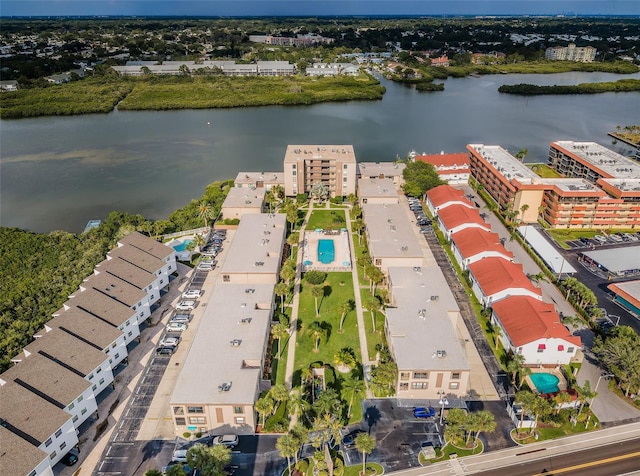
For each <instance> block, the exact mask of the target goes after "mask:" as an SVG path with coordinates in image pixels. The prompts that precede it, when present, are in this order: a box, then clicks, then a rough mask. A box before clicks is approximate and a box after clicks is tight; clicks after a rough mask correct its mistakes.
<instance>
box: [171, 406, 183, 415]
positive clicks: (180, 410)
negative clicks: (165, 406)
mask: <svg viewBox="0 0 640 476" xmlns="http://www.w3.org/2000/svg"><path fill="white" fill-rule="evenodd" d="M173 414H174V415H184V407H173Z"/></svg>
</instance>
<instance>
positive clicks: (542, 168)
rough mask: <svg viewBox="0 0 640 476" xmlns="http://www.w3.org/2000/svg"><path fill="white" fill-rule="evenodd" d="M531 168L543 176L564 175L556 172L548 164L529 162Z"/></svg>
mask: <svg viewBox="0 0 640 476" xmlns="http://www.w3.org/2000/svg"><path fill="white" fill-rule="evenodd" d="M527 167H529V168H530V169H531V170H533V171H534V172H535V173H537V174H538V175H539V176H540V177H542V178H560V177H563V175H562V174H560V173H558V172H556V171H555V170H553V169H552V168H551V167H549V166H548V165H547V164H527Z"/></svg>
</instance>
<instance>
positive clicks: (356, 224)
mask: <svg viewBox="0 0 640 476" xmlns="http://www.w3.org/2000/svg"><path fill="white" fill-rule="evenodd" d="M351 227H352V230H353V231H355V232H356V233H357V234H358V244H360V243H361V242H362V230H363V229H364V220H363V219H362V218H358V219H356V220H353V221H352V222H351Z"/></svg>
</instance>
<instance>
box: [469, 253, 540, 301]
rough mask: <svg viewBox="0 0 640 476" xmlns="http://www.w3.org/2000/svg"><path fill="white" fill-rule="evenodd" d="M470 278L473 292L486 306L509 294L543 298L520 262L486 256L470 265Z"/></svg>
mask: <svg viewBox="0 0 640 476" xmlns="http://www.w3.org/2000/svg"><path fill="white" fill-rule="evenodd" d="M469 278H470V279H471V283H472V286H471V287H472V289H473V292H474V293H475V295H476V297H477V298H478V300H479V301H480V302H481V303H482V305H483V306H485V307H491V306H492V305H493V303H495V302H497V301H500V300H501V299H504V298H507V297H509V296H522V295H526V296H531V297H532V298H535V299H538V300H542V293H541V292H540V289H538V288H536V287H535V286H534V285H533V284H532V283H531V281H530V280H529V278H527V276H526V275H525V274H524V272H523V270H522V265H521V264H519V263H512V262H511V261H506V260H504V259H502V258H485V259H483V260H480V261H476V262H475V263H472V264H470V265H469Z"/></svg>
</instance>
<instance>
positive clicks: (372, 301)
mask: <svg viewBox="0 0 640 476" xmlns="http://www.w3.org/2000/svg"><path fill="white" fill-rule="evenodd" d="M362 304H363V305H364V308H365V309H366V310H367V311H369V312H370V313H371V326H372V327H373V332H376V311H377V310H378V309H380V301H378V298H376V297H374V296H367V297H366V298H365V300H364V302H363V303H362Z"/></svg>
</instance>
